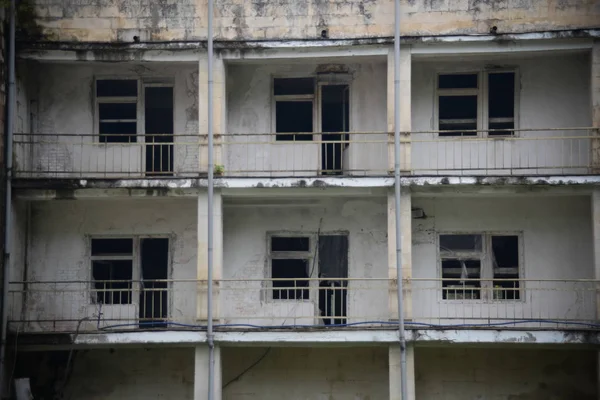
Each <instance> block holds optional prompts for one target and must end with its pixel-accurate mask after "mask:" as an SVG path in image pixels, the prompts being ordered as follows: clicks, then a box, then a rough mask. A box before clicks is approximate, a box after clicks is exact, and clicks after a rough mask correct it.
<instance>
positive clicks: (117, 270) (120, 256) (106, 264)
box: [92, 239, 133, 304]
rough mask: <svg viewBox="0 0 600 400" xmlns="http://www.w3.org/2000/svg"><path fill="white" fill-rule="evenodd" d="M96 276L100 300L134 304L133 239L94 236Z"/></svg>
mask: <svg viewBox="0 0 600 400" xmlns="http://www.w3.org/2000/svg"><path fill="white" fill-rule="evenodd" d="M92 278H93V281H94V289H95V296H94V297H95V301H96V303H101V304H131V302H132V282H133V239H92Z"/></svg>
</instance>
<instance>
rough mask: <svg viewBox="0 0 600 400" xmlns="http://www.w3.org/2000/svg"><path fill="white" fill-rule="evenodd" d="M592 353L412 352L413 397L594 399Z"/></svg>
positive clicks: (434, 399)
mask: <svg viewBox="0 0 600 400" xmlns="http://www.w3.org/2000/svg"><path fill="white" fill-rule="evenodd" d="M596 357H597V356H596V353H595V352H593V351H585V350H583V351H581V350H580V351H572V350H534V349H512V350H511V349H506V348H503V349H456V348H417V349H416V350H415V369H416V387H417V399H426V400H462V399H497V400H547V399H553V400H571V399H581V400H593V399H596V398H597V397H596V393H597V392H596V390H597V389H596V386H597V374H596V370H597V362H596Z"/></svg>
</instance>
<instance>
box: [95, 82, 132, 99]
mask: <svg viewBox="0 0 600 400" xmlns="http://www.w3.org/2000/svg"><path fill="white" fill-rule="evenodd" d="M137 87H138V84H137V80H135V79H103V80H98V81H96V96H98V97H135V96H137Z"/></svg>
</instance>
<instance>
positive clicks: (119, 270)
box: [91, 237, 169, 327]
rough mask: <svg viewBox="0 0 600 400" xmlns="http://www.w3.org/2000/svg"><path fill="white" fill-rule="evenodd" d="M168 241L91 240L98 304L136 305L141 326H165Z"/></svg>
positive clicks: (144, 239) (96, 301)
mask: <svg viewBox="0 0 600 400" xmlns="http://www.w3.org/2000/svg"><path fill="white" fill-rule="evenodd" d="M168 260H169V239H167V238H146V237H133V238H92V240H91V267H92V281H93V289H94V296H93V301H94V302H95V303H98V304H112V305H117V304H137V305H138V306H139V318H140V325H142V324H144V326H145V327H159V326H162V321H164V320H165V319H166V318H167V304H168V301H167V300H168V297H167V295H168V293H167V282H166V281H167V279H168V269H169V261H168Z"/></svg>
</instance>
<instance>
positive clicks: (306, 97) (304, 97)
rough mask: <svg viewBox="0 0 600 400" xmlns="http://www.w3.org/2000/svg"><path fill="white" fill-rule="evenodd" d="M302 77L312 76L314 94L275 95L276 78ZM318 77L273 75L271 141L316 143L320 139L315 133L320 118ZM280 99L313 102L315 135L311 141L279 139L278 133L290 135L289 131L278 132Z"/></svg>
mask: <svg viewBox="0 0 600 400" xmlns="http://www.w3.org/2000/svg"><path fill="white" fill-rule="evenodd" d="M302 78H311V79H313V83H314V87H313V94H286V95H275V79H302ZM317 90H318V88H317V77H316V76H314V75H293V76H290V75H281V76H280V75H273V76H272V77H271V134H272V135H271V142H272V143H300V144H309V143H314V142H315V140H319V139H320V138H319V137H316V135H314V133H315V132H318V128H317V126H318V125H317V124H318V123H319V120H318V118H317V112H318V107H317ZM278 101H297V102H308V101H310V102H311V103H312V119H313V121H312V126H313V135H312V139H311V140H310V141H297V140H277V135H288V133H278V132H277V102H278Z"/></svg>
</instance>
